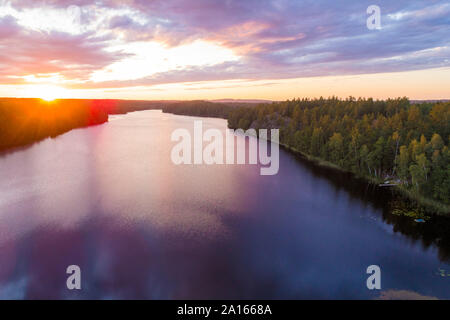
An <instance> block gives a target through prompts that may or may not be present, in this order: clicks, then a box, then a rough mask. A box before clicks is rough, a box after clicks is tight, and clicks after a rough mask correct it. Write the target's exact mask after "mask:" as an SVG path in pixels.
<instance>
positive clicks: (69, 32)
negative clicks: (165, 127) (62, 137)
mask: <svg viewBox="0 0 450 320" xmlns="http://www.w3.org/2000/svg"><path fill="white" fill-rule="evenodd" d="M373 4H375V5H378V6H379V7H380V8H381V29H379V30H369V29H368V28H367V26H366V20H367V18H368V17H369V14H367V12H366V10H367V8H368V6H370V5H373ZM449 46H450V2H449V1H448V0H442V1H440V0H422V1H419V0H396V1H392V0H389V1H387V0H383V1H372V0H369V1H365V0H361V1H355V0H306V1H303V0H273V1H264V0H245V1H244V0H195V1H194V0H149V1H147V0H121V1H118V0H103V1H102V0H99V1H87V0H72V1H66V0H61V1H57V0H47V1H44V0H12V1H5V0H0V96H2V97H44V98H45V97H46V96H47V95H48V96H55V97H57V98H123V99H221V98H246V99H273V100H283V99H288V98H294V97H318V96H330V95H337V96H340V97H346V96H349V95H352V96H365V97H368V96H372V97H375V98H387V97H397V96H408V97H409V98H411V99H445V98H450V47H449Z"/></svg>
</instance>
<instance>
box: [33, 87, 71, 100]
mask: <svg viewBox="0 0 450 320" xmlns="http://www.w3.org/2000/svg"><path fill="white" fill-rule="evenodd" d="M26 95H27V96H28V97H30V98H40V99H42V100H45V101H53V100H55V99H63V98H66V97H67V89H64V88H61V87H58V86H53V85H35V86H29V87H28V88H27V90H26Z"/></svg>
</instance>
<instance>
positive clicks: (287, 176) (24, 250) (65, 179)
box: [0, 111, 450, 299]
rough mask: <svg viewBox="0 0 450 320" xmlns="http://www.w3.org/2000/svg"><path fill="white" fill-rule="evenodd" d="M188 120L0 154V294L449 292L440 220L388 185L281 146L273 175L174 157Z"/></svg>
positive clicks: (135, 125)
mask: <svg viewBox="0 0 450 320" xmlns="http://www.w3.org/2000/svg"><path fill="white" fill-rule="evenodd" d="M195 119H196V118H192V117H183V116H174V115H170V114H162V113H160V112H159V111H144V112H138V113H131V114H128V115H121V116H115V117H113V119H112V120H111V121H110V122H109V123H108V124H104V125H101V126H96V127H91V128H87V129H78V130H74V131H71V132H69V133H67V134H64V135H62V136H59V137H57V138H56V139H53V140H51V139H49V140H45V141H43V142H41V143H38V144H35V145H33V146H31V147H29V148H26V149H23V150H19V151H17V152H13V153H8V154H4V155H2V156H0V177H1V180H0V298H3V299H5V298H9V299H11V298H13V299H23V298H25V299H35V298H41V299H45V298H61V299H76V298H89V299H119V298H145V299H180V298H200V299H203V298H233V299H241V298H264V299H285V298H286V299H303V298H309V299H310V298H320V299H325V298H326V299H328V298H331V299H342V298H353V299H372V298H376V297H379V296H380V295H384V296H401V297H414V296H415V295H416V296H417V295H418V294H420V295H422V296H431V297H437V298H447V299H448V298H450V264H449V261H450V228H449V222H448V221H447V220H446V219H433V220H432V221H431V222H429V223H425V224H417V223H415V222H414V221H412V220H411V219H409V218H402V217H397V216H393V215H390V214H389V213H388V212H387V211H386V210H385V207H386V203H387V202H388V201H389V199H390V195H389V192H386V191H384V192H380V191H377V190H375V189H374V187H373V186H369V185H367V184H365V183H364V182H362V181H358V180H355V179H351V178H350V177H349V176H348V175H346V174H342V173H336V172H334V171H331V170H326V169H323V168H317V167H314V166H311V165H310V164H308V163H305V162H303V161H302V160H299V159H297V158H296V157H295V156H292V155H290V154H288V153H287V152H284V151H280V171H279V173H278V175H275V176H260V175H259V168H258V167H257V166H248V165H222V166H218V165H213V166H207V165H201V166H189V165H180V166H176V165H174V164H172V162H171V160H170V150H171V147H172V146H173V145H174V143H173V142H171V141H170V134H171V133H172V131H173V130H174V129H176V128H180V127H185V128H189V129H192V126H193V121H194V120H195ZM201 120H203V122H204V123H203V124H204V127H206V128H207V127H217V128H220V129H222V130H224V129H225V128H226V122H225V121H224V120H219V119H207V118H203V119H201ZM72 264H75V265H79V266H80V268H81V272H82V290H81V291H70V290H68V289H67V288H66V279H67V276H68V275H67V274H66V268H67V266H69V265H72ZM372 264H376V265H379V266H380V268H381V286H382V290H373V291H371V290H368V289H367V287H366V279H367V277H368V275H367V274H366V268H367V267H368V266H369V265H372ZM444 275H445V276H444Z"/></svg>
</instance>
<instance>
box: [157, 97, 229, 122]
mask: <svg viewBox="0 0 450 320" xmlns="http://www.w3.org/2000/svg"><path fill="white" fill-rule="evenodd" d="M233 109H234V106H232V105H230V104H224V103H217V102H209V101H203V100H193V101H181V102H175V103H165V104H163V106H162V110H163V112H167V113H173V114H178V115H187V116H196V117H211V118H223V119H227V118H228V115H229V113H230V111H231V110H233Z"/></svg>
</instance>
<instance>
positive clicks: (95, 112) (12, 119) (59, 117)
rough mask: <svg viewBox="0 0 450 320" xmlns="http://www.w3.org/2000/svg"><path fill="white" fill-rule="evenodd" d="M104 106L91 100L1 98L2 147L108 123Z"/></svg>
mask: <svg viewBox="0 0 450 320" xmlns="http://www.w3.org/2000/svg"><path fill="white" fill-rule="evenodd" d="M102 107H103V105H102V104H101V103H93V102H92V101H90V100H55V101H52V102H46V101H43V100H41V99H14V98H11V99H7V98H4V99H0V150H5V149H7V148H11V147H18V146H23V145H27V144H30V143H33V142H36V141H39V140H42V139H44V138H47V137H55V136H57V135H59V134H61V133H64V132H67V131H69V130H71V129H74V128H79V127H85V126H90V125H96V124H100V123H103V122H106V121H108V114H107V112H106V111H104V110H103V108H102Z"/></svg>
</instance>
